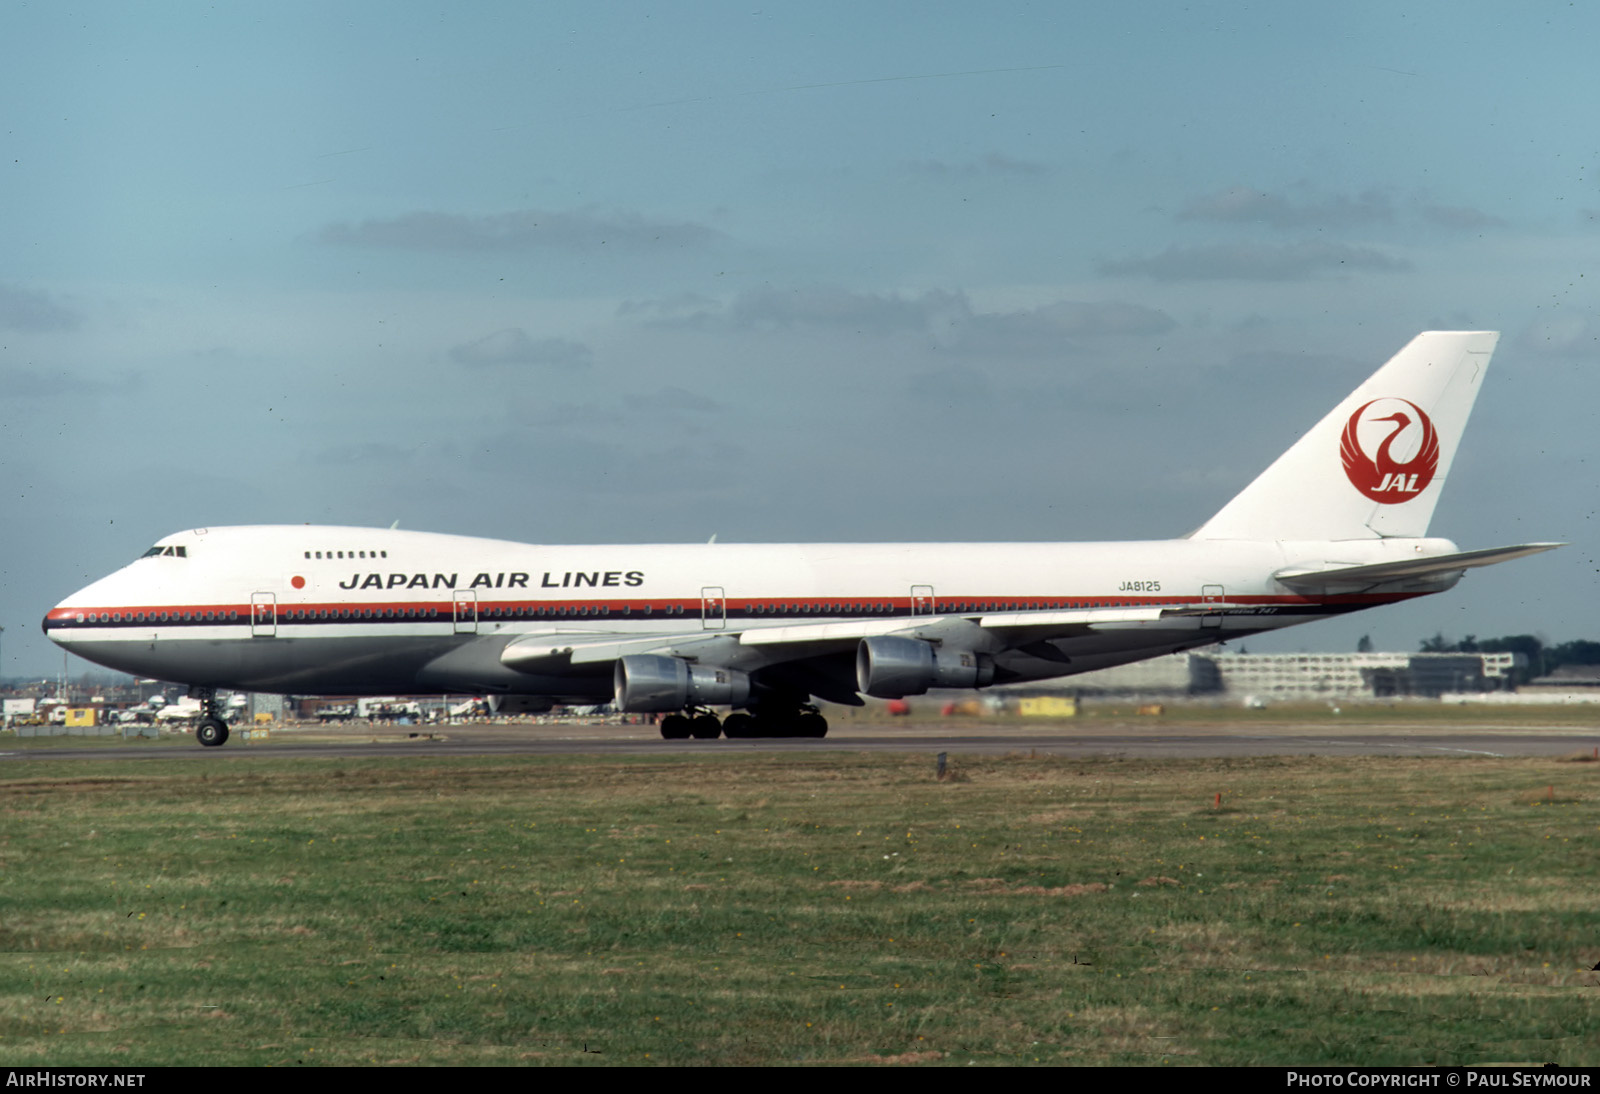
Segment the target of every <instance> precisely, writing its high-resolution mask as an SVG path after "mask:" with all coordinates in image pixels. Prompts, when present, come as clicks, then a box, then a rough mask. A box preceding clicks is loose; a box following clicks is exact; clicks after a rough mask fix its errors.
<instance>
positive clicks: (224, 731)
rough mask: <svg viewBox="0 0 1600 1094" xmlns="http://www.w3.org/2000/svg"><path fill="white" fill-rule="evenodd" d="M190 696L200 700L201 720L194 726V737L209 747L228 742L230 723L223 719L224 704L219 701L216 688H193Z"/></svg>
mask: <svg viewBox="0 0 1600 1094" xmlns="http://www.w3.org/2000/svg"><path fill="white" fill-rule="evenodd" d="M189 697H190V698H192V699H199V700H200V721H199V723H198V724H197V725H196V726H195V727H194V739H195V740H197V741H199V742H200V743H201V744H203V745H205V746H206V747H207V748H216V747H217V746H218V745H225V744H227V743H228V723H227V722H224V721H223V720H222V706H221V704H219V703H218V702H217V689H216V688H193V689H191V690H190V692H189Z"/></svg>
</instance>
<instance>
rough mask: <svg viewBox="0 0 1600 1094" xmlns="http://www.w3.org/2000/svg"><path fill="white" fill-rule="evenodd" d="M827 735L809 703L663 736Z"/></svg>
mask: <svg viewBox="0 0 1600 1094" xmlns="http://www.w3.org/2000/svg"><path fill="white" fill-rule="evenodd" d="M224 732H226V730H224ZM827 735H828V720H827V719H826V718H824V717H823V716H822V715H821V714H820V713H818V711H817V708H816V707H814V706H812V705H811V704H809V703H803V704H801V705H800V706H798V707H771V706H763V707H757V708H756V709H754V710H752V711H750V712H749V713H745V712H743V711H739V712H736V713H733V714H730V715H728V716H727V717H726V718H724V719H722V721H720V722H719V721H717V716H716V715H715V714H712V713H711V712H710V711H709V710H696V709H693V708H691V709H689V710H687V711H685V712H684V713H682V714H669V715H667V716H666V717H665V718H663V719H661V736H662V737H664V738H666V739H667V740H669V741H685V740H688V739H689V738H690V737H694V738H696V739H698V740H703V741H714V740H716V739H717V738H718V737H719V736H726V737H729V738H735V737H741V738H755V737H826V736H827Z"/></svg>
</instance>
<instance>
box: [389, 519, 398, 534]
mask: <svg viewBox="0 0 1600 1094" xmlns="http://www.w3.org/2000/svg"><path fill="white" fill-rule="evenodd" d="M398 527H400V522H399V521H395V522H394V523H393V524H391V525H389V531H391V532H392V531H394V530H395V529H396V528H398Z"/></svg>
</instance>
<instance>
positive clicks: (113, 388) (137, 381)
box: [0, 368, 144, 399]
mask: <svg viewBox="0 0 1600 1094" xmlns="http://www.w3.org/2000/svg"><path fill="white" fill-rule="evenodd" d="M143 384H144V378H143V377H142V376H140V375H139V374H138V373H131V372H130V373H124V374H122V375H121V376H119V377H118V378H117V379H116V380H99V379H93V378H90V377H85V376H79V375H78V374H77V373H73V372H67V371H65V370H61V369H57V370H55V371H52V372H39V371H37V370H35V369H31V368H0V398H9V399H53V398H55V397H56V396H59V395H67V396H71V397H72V398H86V397H89V396H93V395H128V394H131V393H132V392H134V391H137V390H138V389H139V388H140V387H142V386H143Z"/></svg>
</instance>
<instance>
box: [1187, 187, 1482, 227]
mask: <svg viewBox="0 0 1600 1094" xmlns="http://www.w3.org/2000/svg"><path fill="white" fill-rule="evenodd" d="M1178 219H1179V220H1198V221H1209V222H1211V223H1217V224H1259V225H1264V226H1266V227H1268V228H1272V229H1274V230H1277V231H1298V230H1303V229H1319V230H1320V229H1333V228H1365V227H1370V226H1371V225H1374V224H1391V223H1393V222H1395V221H1397V220H1400V219H1408V220H1420V221H1422V222H1423V223H1425V224H1428V225H1431V226H1433V227H1435V228H1447V229H1450V230H1451V231H1479V230H1481V229H1484V228H1498V227H1501V226H1503V225H1504V224H1505V221H1503V220H1501V219H1500V218H1499V217H1497V216H1492V215H1490V214H1488V213H1485V212H1483V211H1482V210H1479V209H1474V208H1472V207H1470V206H1466V205H1436V204H1432V203H1428V202H1420V201H1407V202H1402V203H1400V204H1398V205H1397V204H1396V203H1395V202H1394V201H1392V200H1391V199H1390V198H1389V196H1388V195H1387V194H1385V193H1383V192H1382V191H1380V190H1366V191H1363V192H1362V193H1360V194H1357V195H1355V196H1354V197H1350V196H1347V195H1344V194H1335V195H1333V196H1331V197H1326V198H1320V199H1317V200H1311V201H1303V202H1298V203H1296V202H1293V201H1291V200H1289V199H1288V198H1286V197H1284V196H1283V195H1281V194H1274V193H1268V192H1266V191H1264V190H1256V189H1254V188H1252V187H1249V186H1230V187H1228V188H1227V189H1224V190H1218V191H1217V192H1216V193H1214V194H1207V195H1205V196H1204V197H1198V198H1195V199H1193V200H1192V201H1190V202H1189V204H1187V205H1185V206H1184V207H1183V209H1182V210H1181V211H1180V212H1179V213H1178Z"/></svg>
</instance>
